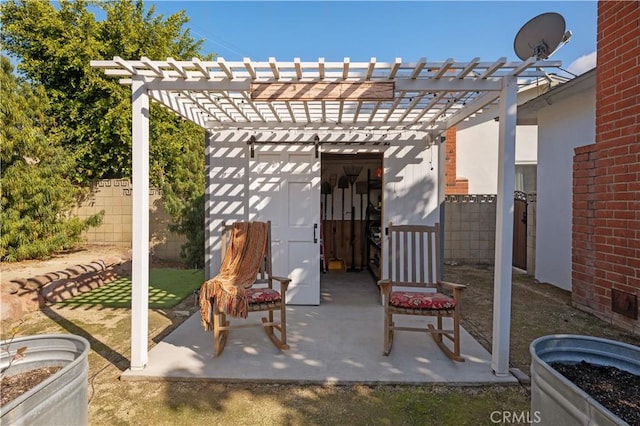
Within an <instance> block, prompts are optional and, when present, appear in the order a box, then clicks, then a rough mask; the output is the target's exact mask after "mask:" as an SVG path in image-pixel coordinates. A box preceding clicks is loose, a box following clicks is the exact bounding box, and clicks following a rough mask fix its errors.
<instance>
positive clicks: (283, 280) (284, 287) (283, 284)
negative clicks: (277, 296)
mask: <svg viewBox="0 0 640 426" xmlns="http://www.w3.org/2000/svg"><path fill="white" fill-rule="evenodd" d="M269 278H271V279H272V280H276V281H279V282H280V288H281V289H282V291H283V292H285V291H287V287H289V283H290V282H291V278H286V277H277V276H275V275H272V276H271V277H269Z"/></svg>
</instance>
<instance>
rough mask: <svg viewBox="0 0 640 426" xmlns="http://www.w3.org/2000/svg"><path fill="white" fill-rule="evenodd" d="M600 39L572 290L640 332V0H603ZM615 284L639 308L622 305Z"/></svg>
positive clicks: (577, 185)
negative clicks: (620, 308)
mask: <svg viewBox="0 0 640 426" xmlns="http://www.w3.org/2000/svg"><path fill="white" fill-rule="evenodd" d="M597 40H598V65H597V70H598V71H597V76H596V98H597V100H598V102H597V105H596V132H595V133H596V138H595V139H596V140H595V144H592V145H588V146H585V147H581V148H576V150H575V157H574V166H573V171H574V174H573V186H574V196H573V202H574V204H573V228H572V234H573V251H572V286H573V292H572V298H573V303H574V305H575V306H576V307H578V308H581V309H584V310H586V311H589V312H591V313H593V314H595V315H597V316H598V317H600V318H603V319H605V320H608V321H610V322H612V323H614V324H616V325H619V326H621V327H623V328H626V329H629V330H632V331H633V332H634V333H636V334H640V323H639V321H638V319H637V316H638V308H637V299H638V298H639V297H640V183H639V182H640V143H639V142H640V141H639V136H638V135H639V134H640V63H639V62H638V58H639V57H640V3H638V2H619V1H607V2H602V1H601V2H598V38H597ZM613 290H618V291H620V292H622V293H624V294H625V297H628V301H629V302H630V303H631V306H633V301H635V302H636V307H635V312H628V313H627V314H626V315H622V314H620V313H616V312H614V311H613V309H612V308H613V304H612V291H613ZM627 306H629V305H627ZM627 311H628V309H627ZM634 314H635V315H634ZM634 316H635V317H636V318H633V317H634Z"/></svg>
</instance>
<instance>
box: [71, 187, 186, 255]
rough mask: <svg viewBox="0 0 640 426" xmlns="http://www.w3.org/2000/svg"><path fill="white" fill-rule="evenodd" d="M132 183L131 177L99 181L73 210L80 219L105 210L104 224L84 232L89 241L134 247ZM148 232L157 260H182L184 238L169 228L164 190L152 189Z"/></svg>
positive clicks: (152, 252) (152, 250)
mask: <svg viewBox="0 0 640 426" xmlns="http://www.w3.org/2000/svg"><path fill="white" fill-rule="evenodd" d="M131 191H132V187H131V182H130V181H129V180H128V179H103V180H100V181H98V182H96V183H95V184H94V185H93V187H92V189H91V194H90V195H89V196H88V197H87V198H86V199H85V200H83V201H82V202H80V203H79V204H78V207H77V208H76V210H75V211H74V212H73V213H74V214H76V215H78V216H79V217H81V218H85V217H89V216H91V215H93V214H95V213H98V212H100V211H101V210H104V211H105V215H104V218H103V220H102V225H100V226H99V227H97V228H91V229H89V230H88V231H86V232H85V233H84V237H85V238H86V239H87V242H89V243H94V244H112V245H116V246H122V247H131V229H132V228H131V227H132V209H131ZM149 205H150V206H151V207H150V217H149V222H150V223H149V234H150V244H151V254H152V255H153V256H154V257H156V258H158V259H166V260H180V247H181V246H182V244H184V241H185V239H184V237H183V236H180V235H175V234H173V233H171V232H169V230H168V225H169V223H170V220H171V218H170V216H169V215H168V214H167V213H166V212H165V210H164V208H163V207H162V191H161V190H160V189H156V188H152V189H151V190H150V191H149Z"/></svg>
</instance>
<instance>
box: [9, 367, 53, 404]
mask: <svg viewBox="0 0 640 426" xmlns="http://www.w3.org/2000/svg"><path fill="white" fill-rule="evenodd" d="M61 369H62V367H42V368H36V369H33V370H29V371H27V372H25V373H19V374H14V375H13V376H7V377H2V380H0V387H1V388H2V395H0V406H4V405H5V404H6V403H8V402H10V401H13V400H14V399H16V398H18V397H19V396H20V395H22V394H23V393H25V392H27V391H28V390H29V389H33V388H34V387H35V386H37V385H38V384H40V383H42V382H43V381H45V380H46V379H48V378H49V377H50V376H51V375H53V374H55V373H56V372H58V371H59V370H61Z"/></svg>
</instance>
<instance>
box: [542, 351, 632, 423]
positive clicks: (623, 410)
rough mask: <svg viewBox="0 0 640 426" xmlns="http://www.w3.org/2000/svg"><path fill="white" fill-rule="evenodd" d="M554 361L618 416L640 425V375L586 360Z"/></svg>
mask: <svg viewBox="0 0 640 426" xmlns="http://www.w3.org/2000/svg"><path fill="white" fill-rule="evenodd" d="M550 365H551V367H552V368H554V369H555V370H556V371H558V372H559V373H560V374H562V375H563V376H565V377H566V378H567V379H569V380H570V381H571V382H573V384H575V385H576V386H578V387H579V388H580V389H582V390H583V391H585V392H586V393H588V394H589V395H590V396H591V397H592V398H593V399H595V400H596V401H598V402H599V403H600V404H602V405H603V406H604V407H605V408H607V409H608V410H609V411H611V412H612V413H614V414H615V415H616V416H618V417H620V418H621V419H622V420H624V421H625V422H627V423H629V424H630V425H640V376H636V375H635V374H631V373H629V372H627V371H624V370H620V369H619V368H616V367H611V366H602V365H595V364H591V363H588V362H586V361H581V362H579V363H575V364H568V363H563V362H553V363H551V364H550Z"/></svg>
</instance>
